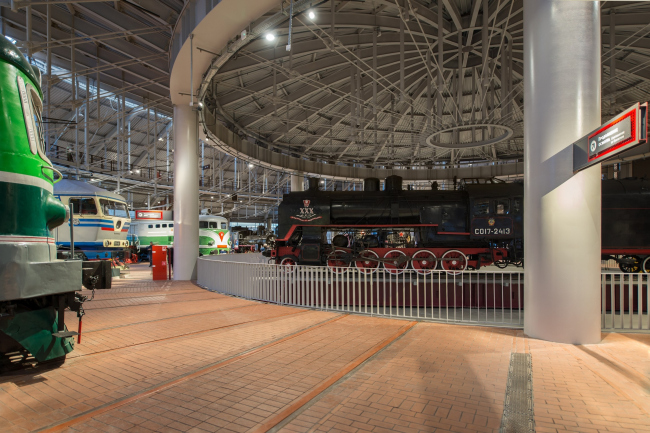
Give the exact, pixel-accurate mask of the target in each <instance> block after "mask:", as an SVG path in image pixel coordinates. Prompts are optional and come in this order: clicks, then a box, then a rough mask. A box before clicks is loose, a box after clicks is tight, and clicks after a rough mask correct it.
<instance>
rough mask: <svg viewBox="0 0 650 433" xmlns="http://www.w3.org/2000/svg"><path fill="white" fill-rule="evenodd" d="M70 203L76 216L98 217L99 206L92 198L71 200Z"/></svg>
mask: <svg viewBox="0 0 650 433" xmlns="http://www.w3.org/2000/svg"><path fill="white" fill-rule="evenodd" d="M70 203H72V213H74V214H75V215H97V205H95V200H94V199H92V198H71V199H70Z"/></svg>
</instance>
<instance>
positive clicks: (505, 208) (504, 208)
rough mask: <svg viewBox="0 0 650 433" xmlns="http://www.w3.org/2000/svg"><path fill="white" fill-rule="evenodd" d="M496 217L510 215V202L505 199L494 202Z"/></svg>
mask: <svg viewBox="0 0 650 433" xmlns="http://www.w3.org/2000/svg"><path fill="white" fill-rule="evenodd" d="M495 209H496V213H497V215H508V214H510V200H508V199H507V198H502V199H498V200H496V205H495Z"/></svg>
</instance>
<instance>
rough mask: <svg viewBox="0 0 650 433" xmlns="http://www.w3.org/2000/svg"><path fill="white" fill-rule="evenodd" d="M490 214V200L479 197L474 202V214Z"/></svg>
mask: <svg viewBox="0 0 650 433" xmlns="http://www.w3.org/2000/svg"><path fill="white" fill-rule="evenodd" d="M489 214H490V200H487V199H479V200H476V201H475V202H474V215H475V216H480V215H489Z"/></svg>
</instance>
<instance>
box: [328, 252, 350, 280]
mask: <svg viewBox="0 0 650 433" xmlns="http://www.w3.org/2000/svg"><path fill="white" fill-rule="evenodd" d="M348 255H349V253H348V252H347V251H344V250H334V251H332V252H331V253H330V254H329V255H328V256H327V267H328V268H330V270H331V271H332V272H334V273H335V274H343V273H345V272H347V270H348V268H349V267H350V262H349V261H348V260H346V259H347V256H348Z"/></svg>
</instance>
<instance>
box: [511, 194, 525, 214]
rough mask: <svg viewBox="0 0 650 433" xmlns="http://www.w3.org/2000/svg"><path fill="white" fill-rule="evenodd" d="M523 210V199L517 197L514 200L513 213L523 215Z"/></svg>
mask: <svg viewBox="0 0 650 433" xmlns="http://www.w3.org/2000/svg"><path fill="white" fill-rule="evenodd" d="M522 208H523V206H522V203H521V198H519V197H517V198H515V199H513V200H512V213H514V214H519V213H521V210H522Z"/></svg>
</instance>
